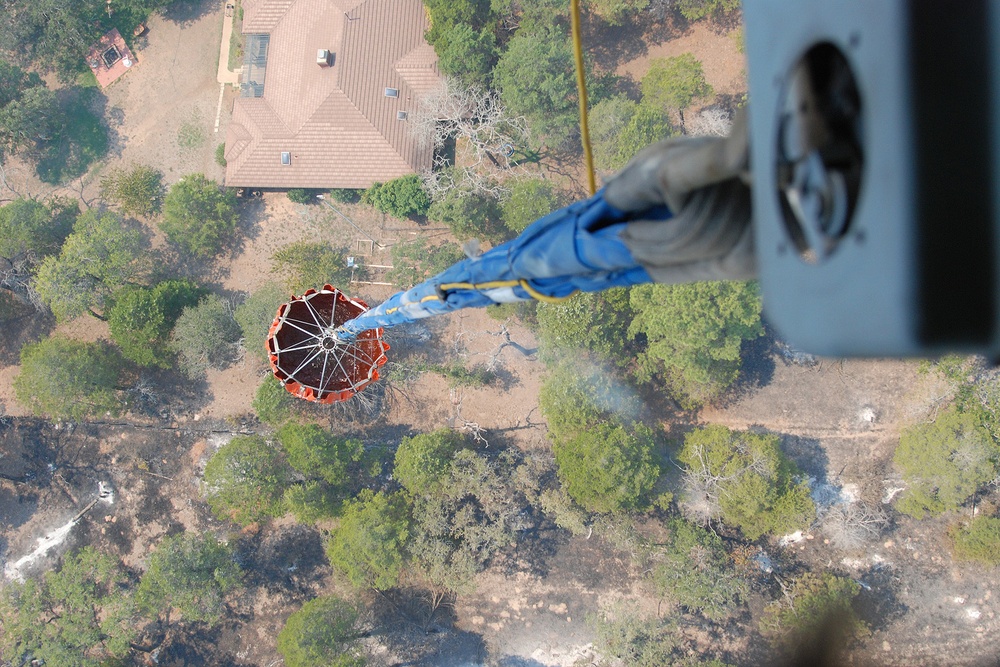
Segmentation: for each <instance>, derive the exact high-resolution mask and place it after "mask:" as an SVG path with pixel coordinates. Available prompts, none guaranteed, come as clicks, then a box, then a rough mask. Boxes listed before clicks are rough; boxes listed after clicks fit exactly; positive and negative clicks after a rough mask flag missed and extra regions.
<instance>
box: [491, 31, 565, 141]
mask: <svg viewBox="0 0 1000 667" xmlns="http://www.w3.org/2000/svg"><path fill="white" fill-rule="evenodd" d="M493 82H494V85H495V86H496V88H497V89H498V90H499V91H500V97H501V99H502V100H503V103H504V105H505V106H506V107H507V108H508V109H509V110H510V111H511V113H513V114H515V115H519V116H524V117H525V118H527V119H528V123H529V125H530V126H531V129H532V132H533V134H535V135H537V136H541V137H543V138H544V139H545V140H546V143H548V144H549V145H550V146H553V147H557V148H566V147H568V146H569V145H571V141H572V140H573V139H574V138H575V137H576V136H577V135H576V133H577V127H578V120H577V115H578V109H577V99H576V75H575V70H574V65H573V54H572V50H571V49H570V43H569V37H568V35H567V34H566V30H565V29H564V28H562V27H560V26H557V25H547V26H544V27H539V28H537V29H536V30H533V31H531V32H526V31H524V30H519V31H518V32H517V33H516V34H515V35H514V37H513V38H512V39H511V40H510V42H508V44H507V50H506V51H505V52H504V54H503V55H502V56H500V60H499V61H497V64H496V67H495V68H494V69H493Z"/></svg>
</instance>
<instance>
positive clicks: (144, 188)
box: [101, 164, 163, 216]
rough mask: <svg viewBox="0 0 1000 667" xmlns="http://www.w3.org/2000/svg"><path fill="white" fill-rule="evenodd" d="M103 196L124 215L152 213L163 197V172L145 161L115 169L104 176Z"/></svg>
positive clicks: (102, 183) (148, 214)
mask: <svg viewBox="0 0 1000 667" xmlns="http://www.w3.org/2000/svg"><path fill="white" fill-rule="evenodd" d="M101 197H103V198H104V199H106V200H107V201H109V202H112V203H114V204H117V205H118V208H119V209H121V212H122V213H124V214H125V215H141V216H150V215H153V214H154V213H156V212H157V211H159V210H160V203H161V199H162V198H163V174H162V173H161V172H160V170H158V169H154V168H152V167H148V166H146V165H142V164H134V165H131V166H130V167H128V168H124V169H112V170H111V171H110V172H108V175H107V176H105V177H104V178H103V179H101Z"/></svg>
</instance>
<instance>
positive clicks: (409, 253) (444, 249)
mask: <svg viewBox="0 0 1000 667" xmlns="http://www.w3.org/2000/svg"><path fill="white" fill-rule="evenodd" d="M389 252H390V254H391V256H392V270H391V271H389V273H388V274H386V279H387V280H388V281H389V282H391V283H393V284H394V285H396V286H397V287H399V288H400V289H409V288H410V287H412V286H414V285H416V284H417V283H421V282H423V281H424V280H426V279H427V278H430V277H431V276H433V275H437V274H438V273H440V272H441V271H444V270H445V269H447V268H448V267H449V266H451V265H452V264H455V263H456V262H460V261H462V260H463V259H465V253H463V252H462V249H461V248H459V247H458V246H457V245H455V244H454V243H449V242H445V243H441V244H439V245H435V246H428V244H427V239H426V238H425V237H422V236H421V237H419V238H417V239H415V240H413V241H408V242H406V243H396V244H394V245H393V246H392V247H391V248H390V249H389Z"/></svg>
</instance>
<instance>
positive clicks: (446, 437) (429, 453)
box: [393, 428, 465, 496]
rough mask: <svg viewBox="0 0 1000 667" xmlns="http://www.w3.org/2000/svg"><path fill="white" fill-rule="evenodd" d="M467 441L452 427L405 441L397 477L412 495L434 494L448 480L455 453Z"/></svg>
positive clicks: (398, 458) (398, 453) (399, 453)
mask: <svg viewBox="0 0 1000 667" xmlns="http://www.w3.org/2000/svg"><path fill="white" fill-rule="evenodd" d="M464 445H465V438H464V437H463V436H462V435H461V434H460V433H458V432H457V431H454V430H452V429H450V428H443V429H438V430H437V431H434V432H433V433H421V434H420V435H415V436H413V437H411V438H403V441H402V442H401V443H399V447H398V448H397V449H396V464H395V468H394V470H393V477H395V478H396V481H398V482H399V483H400V484H402V485H403V488H404V489H406V490H407V491H409V492H410V494H412V495H414V496H416V495H422V494H428V493H429V494H433V493H435V492H436V491H438V490H439V489H440V487H441V485H442V484H444V483H445V480H446V479H447V473H448V471H449V470H450V468H451V461H452V459H453V458H454V456H455V453H456V452H457V451H458V450H459V449H461V448H462V447H463V446H464Z"/></svg>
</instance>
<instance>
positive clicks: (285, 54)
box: [226, 0, 440, 188]
mask: <svg viewBox="0 0 1000 667" xmlns="http://www.w3.org/2000/svg"><path fill="white" fill-rule="evenodd" d="M243 8H244V22H243V32H244V34H269V35H270V43H269V46H268V58H267V69H266V72H265V77H264V93H263V97H259V98H243V97H241V98H238V99H237V100H236V103H235V105H234V108H233V119H232V122H231V123H230V125H229V128H228V130H227V133H226V161H227V166H226V184H227V185H231V186H253V187H275V188H366V187H368V186H370V185H371V184H372V183H374V182H375V181H382V182H384V181H388V180H390V179H393V178H397V177H399V176H404V175H406V174H410V173H413V172H416V171H420V170H423V169H426V168H428V167H429V166H430V164H431V158H432V154H431V149H429V148H420V147H419V146H418V145H417V143H416V141H414V139H413V138H412V137H411V136H410V133H409V132H408V124H407V122H406V121H403V120H398V119H397V112H399V111H413V110H414V109H415V108H416V101H417V99H418V98H419V97H420V96H421V95H423V94H426V93H427V92H429V91H430V90H432V89H433V88H434V87H435V86H437V85H439V81H440V79H439V75H438V70H437V57H436V56H435V54H434V50H433V49H432V48H431V47H430V45H428V44H427V42H425V41H424V37H423V35H424V31H425V30H426V29H427V16H426V13H425V11H424V7H423V3H422V2H421V0H365V1H363V2H357V0H244V2H243ZM318 49H329V50H330V51H331V52H333V54H334V63H333V66H332V67H320V66H319V65H317V64H316V52H317V50H318ZM386 88H395V89H396V90H398V91H399V96H398V97H386V95H385V89H386ZM286 151H287V152H289V153H291V164H290V165H287V166H286V165H282V163H281V153H282V152H286Z"/></svg>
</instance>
